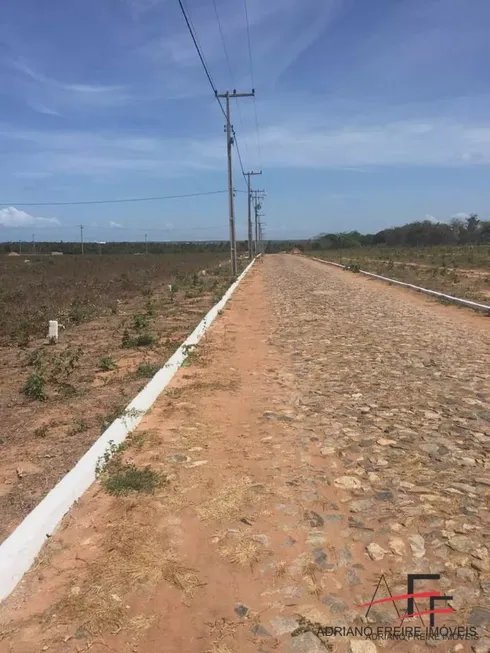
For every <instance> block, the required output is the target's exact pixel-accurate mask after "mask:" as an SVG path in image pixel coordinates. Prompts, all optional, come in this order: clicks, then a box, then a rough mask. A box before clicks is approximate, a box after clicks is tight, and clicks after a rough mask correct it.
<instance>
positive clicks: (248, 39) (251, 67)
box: [243, 0, 262, 170]
mask: <svg viewBox="0 0 490 653" xmlns="http://www.w3.org/2000/svg"><path fill="white" fill-rule="evenodd" d="M243 6H244V9H245V22H246V24H247V42H248V59H249V62H250V77H251V80H252V88H255V79H254V66H253V58H252V45H251V40H250V21H249V19H248V7H247V0H243ZM253 103H254V114H255V131H256V134H257V151H258V154H259V164H260V169H261V170H262V150H261V147H260V129H259V118H258V115H257V102H256V101H255V94H254V96H253Z"/></svg>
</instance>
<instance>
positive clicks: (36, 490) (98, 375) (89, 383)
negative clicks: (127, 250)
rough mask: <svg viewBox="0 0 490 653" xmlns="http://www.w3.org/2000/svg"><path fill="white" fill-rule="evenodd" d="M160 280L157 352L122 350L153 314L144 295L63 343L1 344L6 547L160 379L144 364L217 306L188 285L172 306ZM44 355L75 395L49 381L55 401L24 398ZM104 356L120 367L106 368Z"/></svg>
mask: <svg viewBox="0 0 490 653" xmlns="http://www.w3.org/2000/svg"><path fill="white" fill-rule="evenodd" d="M189 276H190V275H189ZM209 278H210V275H208V276H207V277H206V279H205V280H206V281H207V279H209ZM170 279H171V277H169V280H170ZM217 279H218V282H219V284H220V286H221V290H223V289H224V288H226V287H227V286H228V282H227V280H226V278H223V279H221V278H220V277H217ZM203 280H204V278H203ZM152 283H153V284H154V289H153V290H154V291H153V293H152V296H151V301H152V303H153V305H154V315H152V316H151V318H149V323H150V326H149V330H150V332H151V333H152V335H153V336H154V338H155V343H154V344H153V345H152V346H151V347H138V348H129V349H126V348H123V347H122V335H123V332H124V329H125V328H129V329H130V330H131V319H132V316H133V315H135V314H143V313H145V311H146V302H147V301H148V297H145V296H144V295H143V294H141V296H140V297H136V298H134V297H130V298H125V299H124V300H121V301H119V302H118V310H117V313H115V314H110V315H106V316H104V317H102V318H98V319H94V320H91V321H90V322H85V323H83V324H80V325H78V326H72V327H71V328H69V329H67V330H66V331H65V330H60V341H59V343H58V344H57V345H56V346H51V345H49V344H48V343H47V340H46V339H44V340H43V339H38V340H37V341H33V342H31V343H30V344H29V347H28V348H27V349H21V348H18V347H13V346H8V347H6V346H0V414H1V415H2V420H1V424H0V447H1V452H2V456H1V458H0V514H1V516H2V519H1V521H0V542H1V541H3V540H4V539H5V538H6V537H7V536H8V535H9V534H10V533H11V532H12V531H13V530H14V528H15V527H16V526H18V524H20V522H21V521H22V519H23V518H24V517H25V516H26V515H27V514H28V513H29V512H30V511H31V510H32V509H33V508H34V507H35V506H36V505H37V504H38V503H39V501H41V499H42V498H43V497H44V496H45V495H46V494H47V493H48V492H49V490H51V488H52V487H54V486H55V485H56V483H57V482H58V481H59V480H60V479H61V478H62V477H63V476H64V475H65V474H66V473H67V472H68V471H69V470H70V469H71V468H72V467H73V466H74V465H75V463H76V462H77V461H78V460H79V459H80V458H81V457H82V455H83V454H84V453H85V452H86V451H87V449H89V448H90V446H91V445H92V444H93V442H95V440H97V438H98V437H99V435H100V433H101V432H102V431H104V430H105V428H107V426H108V425H109V424H110V423H111V422H112V421H113V420H114V419H115V418H116V417H118V416H120V415H121V413H122V412H123V411H124V409H125V407H126V406H127V404H129V402H130V401H131V400H132V399H133V398H134V397H135V396H136V395H137V394H138V392H139V390H141V388H142V387H143V386H144V385H145V384H146V383H147V381H148V378H149V377H151V376H152V375H153V374H154V371H153V372H150V373H149V375H148V374H140V373H138V366H139V365H141V364H143V365H147V366H153V367H156V369H158V367H159V366H162V365H163V364H164V363H165V361H166V360H168V358H169V357H170V356H171V354H173V352H174V351H175V350H176V349H177V348H178V347H179V346H180V345H181V344H182V342H183V341H184V340H185V339H186V338H187V336H188V335H189V334H190V333H191V332H192V330H193V329H194V328H195V326H196V325H197V324H198V323H199V322H200V320H201V319H202V318H203V317H204V315H206V313H207V311H208V310H209V309H210V308H211V307H212V306H213V304H214V303H215V299H214V296H213V293H212V292H210V291H208V292H204V291H202V290H201V292H199V288H193V287H192V288H191V290H192V291H194V292H195V294H196V295H197V296H196V297H186V291H187V290H188V289H187V288H186V289H185V290H183V289H181V291H180V293H178V294H177V296H176V298H175V299H174V301H172V302H170V298H169V293H168V289H167V285H166V284H164V283H163V282H162V281H160V282H159V281H158V280H157V279H152ZM221 294H222V293H221ZM111 299H112V300H113V301H114V298H111ZM77 351H78V352H79V354H80V357H79V359H78V360H77V362H76V364H75V365H74V368H73V370H72V371H70V372H69V373H67V374H64V373H63V370H66V369H68V368H67V362H68V360H69V355H70V352H77ZM36 352H40V354H41V356H43V360H44V361H45V365H46V367H47V370H46V372H44V373H43V377H45V378H46V379H48V378H49V373H50V372H54V370H55V369H56V366H58V367H59V368H60V370H61V371H57V373H56V374H55V376H56V377H59V380H60V381H61V380H62V381H63V382H65V383H66V387H67V388H68V390H70V391H69V392H66V390H65V391H64V390H63V387H64V386H63V385H61V384H60V385H57V384H55V383H48V385H47V388H46V394H47V396H48V399H47V401H36V400H33V399H29V398H26V397H25V396H24V395H23V394H22V392H21V388H22V387H23V385H24V384H25V383H26V381H27V379H28V378H29V376H30V375H32V374H34V373H37V370H36V369H35V368H34V366H32V365H29V360H30V359H31V357H32V356H33V354H36ZM104 358H106V359H108V360H109V361H111V362H112V363H113V366H114V369H110V370H101V369H100V361H101V360H103V359H104ZM56 361H57V362H56ZM48 364H49V365H48Z"/></svg>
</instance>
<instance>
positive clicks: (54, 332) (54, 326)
mask: <svg viewBox="0 0 490 653" xmlns="http://www.w3.org/2000/svg"><path fill="white" fill-rule="evenodd" d="M48 339H49V342H51V343H56V342H58V321H57V320H49V331H48Z"/></svg>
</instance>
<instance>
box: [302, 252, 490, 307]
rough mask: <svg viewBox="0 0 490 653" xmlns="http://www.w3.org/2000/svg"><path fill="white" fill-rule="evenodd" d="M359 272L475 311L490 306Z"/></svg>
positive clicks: (339, 265) (341, 266)
mask: <svg viewBox="0 0 490 653" xmlns="http://www.w3.org/2000/svg"><path fill="white" fill-rule="evenodd" d="M311 258H312V260H313V261H319V262H320V263H326V264H327V265H335V267H337V268H344V266H343V265H341V264H340V263H334V262H333V261H326V260H325V259H322V258H317V257H315V256H312V257H311ZM359 272H360V273H361V274H365V275H366V276H367V277H373V278H374V279H380V280H381V281H388V282H389V283H393V284H395V285H396V286H403V287H405V288H410V289H411V290H416V291H417V292H421V293H424V294H426V295H432V296H433V297H440V298H441V299H445V300H446V301H448V302H452V303H453V304H459V305H460V306H467V307H468V308H472V309H473V310H475V311H484V312H486V313H489V314H490V306H486V305H485V304H479V303H478V302H472V301H471V300H469V299H460V298H459V297H453V296H452V295H445V294H444V293H442V292H437V291H436V290H429V289H428V288H422V287H421V286H414V285H413V284H412V283H405V282H404V281H397V280H396V279H389V278H388V277H382V276H381V275H379V274H373V273H372V272H366V271H365V270H359Z"/></svg>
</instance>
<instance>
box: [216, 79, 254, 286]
mask: <svg viewBox="0 0 490 653" xmlns="http://www.w3.org/2000/svg"><path fill="white" fill-rule="evenodd" d="M254 95H255V91H254V90H253V89H252V92H251V93H237V92H236V91H235V90H233V92H232V93H230V92H229V91H227V92H226V93H218V92H217V91H216V97H217V98H225V99H226V112H225V113H226V126H225V131H226V151H227V156H228V203H229V212H230V255H231V272H232V274H233V275H234V276H236V274H237V257H236V237H235V201H234V188H233V164H232V159H231V148H232V146H233V143H234V138H233V126H232V124H231V116H230V98H241V97H254Z"/></svg>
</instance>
